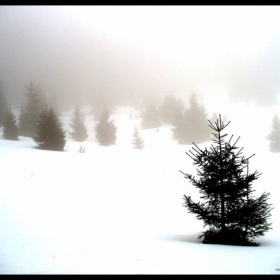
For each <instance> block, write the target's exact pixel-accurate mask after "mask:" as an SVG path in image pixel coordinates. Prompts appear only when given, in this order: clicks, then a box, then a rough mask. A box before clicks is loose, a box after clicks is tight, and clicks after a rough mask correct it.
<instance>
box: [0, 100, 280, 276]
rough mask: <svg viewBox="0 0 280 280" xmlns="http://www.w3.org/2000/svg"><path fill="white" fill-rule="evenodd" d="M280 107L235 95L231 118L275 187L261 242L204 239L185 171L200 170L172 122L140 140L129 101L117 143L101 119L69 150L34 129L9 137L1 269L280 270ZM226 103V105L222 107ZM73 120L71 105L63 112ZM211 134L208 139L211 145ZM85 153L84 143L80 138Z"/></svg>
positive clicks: (2, 156)
mask: <svg viewBox="0 0 280 280" xmlns="http://www.w3.org/2000/svg"><path fill="white" fill-rule="evenodd" d="M277 112H278V113H279V112H280V107H263V108H260V107H255V106H253V105H249V106H245V105H231V106H228V108H227V109H226V110H225V112H221V113H223V114H224V113H225V114H226V115H227V116H228V119H229V120H230V121H231V124H230V125H229V126H228V128H227V132H228V134H229V135H231V134H233V135H234V136H235V137H236V138H237V137H238V136H241V138H240V140H239V145H240V147H244V150H243V152H244V155H245V156H250V155H251V154H253V153H255V154H256V155H255V156H254V157H253V158H252V159H251V165H250V170H251V171H253V170H256V169H257V170H258V171H259V172H261V173H262V175H261V176H260V178H259V180H257V181H255V183H254V185H253V188H254V189H255V190H256V192H255V194H256V195H259V194H261V193H262V192H264V191H266V192H270V199H269V202H270V203H272V204H273V207H274V209H273V210H272V217H271V219H270V222H272V227H273V229H271V230H270V231H268V232H267V233H266V234H265V236H264V237H262V238H260V239H257V240H255V241H257V242H260V243H261V245H260V246H258V247H241V246H227V245H206V244H202V243H201V240H198V239H197V237H198V236H199V235H200V234H201V233H202V232H203V231H204V230H205V229H204V228H203V222H202V221H198V220H197V219H196V218H195V216H194V215H192V214H189V213H187V209H186V208H185V207H183V199H182V196H183V194H187V195H191V196H192V197H193V199H198V198H199V194H198V191H197V190H196V189H195V188H194V186H192V185H191V184H190V183H189V182H188V181H187V180H186V179H184V177H183V175H182V174H181V173H180V172H179V170H182V171H184V172H190V173H194V174H195V167H194V166H193V163H192V160H191V159H190V158H189V157H188V156H187V155H186V154H185V152H186V151H188V150H189V149H190V148H191V146H186V145H178V144H177V143H176V141H175V140H173V139H172V133H171V127H170V126H168V125H164V126H162V127H160V128H159V129H158V131H157V130H156V129H147V130H142V129H140V135H141V136H142V138H143V139H144V142H145V148H144V149H143V150H135V149H133V148H132V144H131V141H132V135H133V129H134V126H135V125H138V126H139V127H140V122H141V119H140V118H139V117H138V115H137V114H136V113H135V114H133V112H132V113H131V110H124V108H122V109H121V108H120V109H119V110H117V111H116V112H115V113H114V114H113V115H112V119H114V120H115V124H116V125H117V127H118V135H117V136H118V138H117V143H116V145H114V146H109V147H102V146H99V145H98V143H97V142H96V139H95V136H94V129H93V125H94V119H93V116H92V115H90V114H87V115H86V123H87V127H88V130H89V134H90V136H89V138H88V140H87V141H85V142H83V143H79V142H75V141H73V140H71V139H68V140H67V144H66V146H65V151H64V152H55V151H43V150H38V149H35V148H34V147H35V146H36V145H35V143H34V142H33V140H32V139H31V138H27V137H20V140H19V141H8V140H4V139H3V138H1V139H0V170H1V184H0V256H1V257H0V273H1V274H82V273H87V274H280V219H279V216H280V207H279V197H280V188H279V183H278V182H279V177H278V176H279V174H278V172H279V167H280V154H273V153H271V152H269V149H268V144H269V143H268V140H267V139H266V138H265V137H266V135H267V134H268V133H269V132H270V130H271V123H272V117H273V115H274V113H277ZM217 113H219V112H217ZM62 116H63V122H64V125H65V129H68V128H69V123H70V119H71V114H69V113H68V114H67V113H65V114H63V115H62ZM208 144H209V143H205V144H200V145H199V146H200V147H201V148H203V147H204V146H205V145H208ZM81 145H83V146H85V148H86V153H78V150H79V148H80V146H81Z"/></svg>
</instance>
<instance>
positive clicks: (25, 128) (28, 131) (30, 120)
mask: <svg viewBox="0 0 280 280" xmlns="http://www.w3.org/2000/svg"><path fill="white" fill-rule="evenodd" d="M26 97H27V102H26V104H25V105H24V106H22V107H21V110H20V116H19V133H20V135H22V136H27V137H33V136H34V135H35V132H36V126H37V122H38V119H39V115H40V112H41V110H42V108H43V97H42V95H41V93H40V90H39V88H38V87H37V86H36V85H35V84H34V83H33V82H30V83H29V85H28V86H27V92H26Z"/></svg>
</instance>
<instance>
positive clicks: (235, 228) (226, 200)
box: [181, 116, 272, 245]
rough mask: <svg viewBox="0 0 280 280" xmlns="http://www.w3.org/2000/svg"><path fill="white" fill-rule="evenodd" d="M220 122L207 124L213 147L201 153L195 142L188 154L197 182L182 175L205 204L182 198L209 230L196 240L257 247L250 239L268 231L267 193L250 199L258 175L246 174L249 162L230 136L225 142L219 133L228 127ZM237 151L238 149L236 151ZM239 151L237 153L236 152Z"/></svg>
mask: <svg viewBox="0 0 280 280" xmlns="http://www.w3.org/2000/svg"><path fill="white" fill-rule="evenodd" d="M229 123H230V122H228V123H227V124H226V125H224V123H223V122H222V121H221V116H219V120H217V121H216V122H215V124H212V122H211V121H209V126H210V127H211V129H212V131H214V132H213V135H214V137H215V139H214V140H212V141H213V142H214V144H216V145H215V146H214V145H213V144H212V145H211V147H210V149H207V148H205V150H201V149H200V148H199V147H198V146H197V145H196V144H195V143H193V144H194V146H195V147H193V148H192V150H190V151H189V153H187V155H188V156H189V157H190V158H191V159H192V160H193V161H194V164H195V165H197V166H198V168H199V169H198V170H197V174H198V175H199V177H200V178H199V179H196V178H195V177H194V176H193V175H191V174H187V173H183V172H182V171H181V173H183V174H184V176H185V178H186V179H188V180H189V181H190V182H191V183H192V184H193V185H194V186H195V187H196V188H198V189H199V192H200V193H201V194H202V196H201V198H202V199H203V200H204V201H205V202H198V203H196V202H194V201H193V200H192V199H191V197H190V196H186V195H184V197H183V199H184V201H185V204H184V206H185V207H186V208H187V209H188V211H189V213H193V214H195V215H196V217H197V218H198V219H199V220H203V222H204V226H205V227H206V226H207V227H209V229H208V230H207V231H206V232H204V233H203V234H202V235H201V236H199V238H202V237H203V243H210V244H229V245H259V244H258V243H255V242H253V239H254V238H256V237H260V236H262V235H264V233H265V232H266V231H268V230H269V229H270V226H271V224H270V223H268V221H267V219H268V218H269V217H270V211H271V209H272V208H271V205H270V204H268V203H267V200H268V196H269V193H263V194H262V195H261V196H260V197H259V198H254V197H253V196H252V192H253V190H252V186H251V185H252V183H253V181H255V180H257V179H258V178H259V176H260V175H261V174H260V173H258V172H257V171H255V172H253V173H249V159H250V158H251V157H252V156H253V155H252V156H250V157H248V158H245V157H244V156H242V154H241V151H242V149H243V148H241V149H239V148H238V147H237V146H236V144H237V141H238V140H239V138H238V139H237V140H236V141H235V142H234V143H233V144H232V143H231V140H232V137H233V136H231V138H230V139H229V141H228V142H226V141H225V137H226V136H227V134H222V132H223V130H224V129H225V128H226V127H227V125H228V124H229ZM238 149H239V150H238ZM236 150H238V151H236Z"/></svg>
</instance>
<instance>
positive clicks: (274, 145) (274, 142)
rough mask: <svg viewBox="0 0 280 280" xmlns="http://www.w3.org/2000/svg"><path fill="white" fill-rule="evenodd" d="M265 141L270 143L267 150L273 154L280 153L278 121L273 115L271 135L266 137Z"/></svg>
mask: <svg viewBox="0 0 280 280" xmlns="http://www.w3.org/2000/svg"><path fill="white" fill-rule="evenodd" d="M267 139H268V140H269V141H270V143H269V149H270V151H271V152H273V153H279V152H280V120H279V118H278V116H277V115H276V114H275V115H274V117H273V120H272V130H271V133H270V134H269V135H268V136H267Z"/></svg>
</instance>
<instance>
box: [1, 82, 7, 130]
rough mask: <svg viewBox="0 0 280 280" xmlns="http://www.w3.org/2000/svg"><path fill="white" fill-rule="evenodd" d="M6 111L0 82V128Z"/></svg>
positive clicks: (4, 97) (5, 102)
mask: <svg viewBox="0 0 280 280" xmlns="http://www.w3.org/2000/svg"><path fill="white" fill-rule="evenodd" d="M7 110H8V104H7V100H6V96H5V94H4V90H3V85H2V83H1V82H0V127H1V126H3V124H4V115H5V113H6V111H7Z"/></svg>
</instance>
